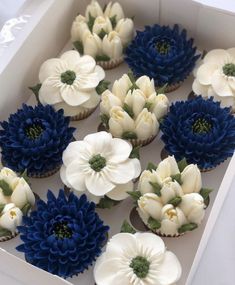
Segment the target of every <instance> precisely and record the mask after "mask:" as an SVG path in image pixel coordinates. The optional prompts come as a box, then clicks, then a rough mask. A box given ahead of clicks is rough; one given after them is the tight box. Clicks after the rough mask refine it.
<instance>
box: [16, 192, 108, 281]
mask: <svg viewBox="0 0 235 285" xmlns="http://www.w3.org/2000/svg"><path fill="white" fill-rule="evenodd" d="M47 199H48V201H47V203H45V202H43V201H42V200H39V201H38V202H37V211H33V212H32V213H31V214H30V216H29V217H26V216H25V217H24V218H23V224H24V225H23V226H20V227H18V229H19V232H20V234H21V236H20V237H21V239H22V241H23V242H24V243H23V244H21V245H19V246H18V247H17V248H16V249H17V250H18V251H20V252H24V253H25V259H26V260H27V261H28V262H29V263H31V264H33V265H35V266H37V267H39V268H41V269H44V270H46V271H48V272H50V273H52V274H56V275H59V276H61V277H64V278H67V277H72V276H73V275H77V274H79V273H81V272H83V271H84V270H85V269H87V268H88V267H89V266H90V265H91V264H92V263H93V262H94V261H95V259H96V258H97V257H98V256H99V255H100V254H101V249H102V247H103V245H104V241H105V240H106V238H107V232H108V230H109V227H108V226H104V224H103V221H101V220H100V218H99V216H98V215H97V213H96V212H95V204H94V203H93V202H89V201H87V197H86V195H82V196H81V197H80V198H78V197H76V196H75V195H74V194H73V193H70V194H69V196H68V198H67V197H66V196H65V194H64V191H63V190H60V192H59V195H58V198H56V197H55V196H54V195H53V193H52V192H51V191H50V190H49V191H48V194H47Z"/></svg>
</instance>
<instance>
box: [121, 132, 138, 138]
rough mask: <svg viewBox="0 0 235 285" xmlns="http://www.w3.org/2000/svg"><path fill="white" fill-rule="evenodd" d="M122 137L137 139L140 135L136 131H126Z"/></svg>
mask: <svg viewBox="0 0 235 285" xmlns="http://www.w3.org/2000/svg"><path fill="white" fill-rule="evenodd" d="M122 138H123V139H124V140H135V139H137V138H138V137H137V134H136V133H135V132H128V131H127V132H124V133H123V134H122Z"/></svg>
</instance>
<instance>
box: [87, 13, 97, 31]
mask: <svg viewBox="0 0 235 285" xmlns="http://www.w3.org/2000/svg"><path fill="white" fill-rule="evenodd" d="M94 23H95V17H93V16H92V15H91V13H89V19H88V23H87V25H88V28H89V30H90V31H91V32H92V29H93V26H94Z"/></svg>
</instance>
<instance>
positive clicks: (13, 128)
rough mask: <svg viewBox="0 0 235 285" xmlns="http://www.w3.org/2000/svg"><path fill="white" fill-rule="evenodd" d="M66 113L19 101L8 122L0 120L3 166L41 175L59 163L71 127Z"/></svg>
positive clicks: (72, 130)
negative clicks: (20, 105)
mask: <svg viewBox="0 0 235 285" xmlns="http://www.w3.org/2000/svg"><path fill="white" fill-rule="evenodd" d="M69 121H70V120H69V117H64V112H63V110H59V111H55V110H54V109H53V107H51V106H49V105H47V106H43V105H38V106H36V107H34V108H33V107H31V106H27V105H25V104H24V105H23V106H22V109H19V110H18V111H17V112H16V113H15V114H12V115H10V117H9V119H8V122H6V121H4V122H2V123H0V125H1V127H2V130H0V147H1V148H2V160H3V163H4V165H5V166H7V167H9V168H11V169H13V170H14V171H17V172H21V171H24V170H25V169H27V173H28V175H29V176H33V175H38V174H39V175H43V174H44V173H47V172H48V171H52V170H54V169H55V168H57V167H59V166H60V165H61V163H62V153H63V151H64V150H65V148H66V147H67V145H68V144H69V143H70V142H71V140H72V137H73V132H74V130H75V129H74V128H69Z"/></svg>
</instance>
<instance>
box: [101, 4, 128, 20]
mask: <svg viewBox="0 0 235 285" xmlns="http://www.w3.org/2000/svg"><path fill="white" fill-rule="evenodd" d="M104 15H105V16H106V17H109V18H112V17H116V21H119V20H120V19H122V18H124V12H123V9H122V6H121V5H120V4H119V3H118V2H115V3H112V2H109V3H108V5H107V7H106V9H105V11H104Z"/></svg>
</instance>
